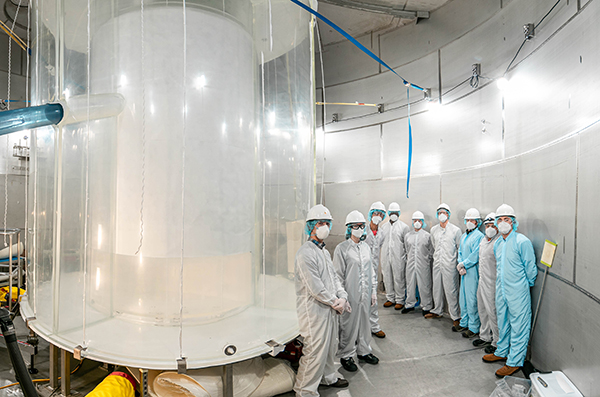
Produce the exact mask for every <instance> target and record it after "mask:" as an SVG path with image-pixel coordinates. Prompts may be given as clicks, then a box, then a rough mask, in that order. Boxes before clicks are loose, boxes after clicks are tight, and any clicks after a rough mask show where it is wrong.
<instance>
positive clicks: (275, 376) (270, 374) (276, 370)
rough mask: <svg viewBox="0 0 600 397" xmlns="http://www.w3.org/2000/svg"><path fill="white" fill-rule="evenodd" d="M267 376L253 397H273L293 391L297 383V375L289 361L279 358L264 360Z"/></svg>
mask: <svg viewBox="0 0 600 397" xmlns="http://www.w3.org/2000/svg"><path fill="white" fill-rule="evenodd" d="M263 363H264V366H265V376H264V377H263V380H262V382H261V384H260V385H259V386H258V388H257V389H256V390H255V391H254V393H252V394H251V395H250V396H251V397H271V396H275V395H277V394H282V393H286V392H289V391H291V390H292V389H293V388H294V382H295V381H296V373H295V372H294V370H293V369H292V367H290V365H289V364H288V362H287V361H284V360H279V359H277V358H270V357H269V358H266V359H265V360H263Z"/></svg>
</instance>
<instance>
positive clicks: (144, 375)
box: [139, 368, 148, 397]
mask: <svg viewBox="0 0 600 397" xmlns="http://www.w3.org/2000/svg"><path fill="white" fill-rule="evenodd" d="M139 388H140V389H139V392H140V396H141V397H146V396H147V395H148V370H147V369H141V368H140V386H139Z"/></svg>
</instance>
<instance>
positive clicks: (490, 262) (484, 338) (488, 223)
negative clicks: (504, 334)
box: [473, 212, 500, 353]
mask: <svg viewBox="0 0 600 397" xmlns="http://www.w3.org/2000/svg"><path fill="white" fill-rule="evenodd" d="M495 218H496V214H495V213H493V212H491V213H489V214H487V215H486V217H485V219H484V221H483V224H484V225H485V237H484V238H483V239H481V243H480V244H479V287H478V288H477V310H478V311H479V319H480V320H481V327H480V328H479V339H475V340H474V341H473V346H476V347H484V346H485V352H486V353H493V352H494V351H496V345H497V343H498V323H497V321H496V257H495V256H494V244H495V243H496V240H498V237H499V236H500V234H499V233H498V228H496V225H494V221H495Z"/></svg>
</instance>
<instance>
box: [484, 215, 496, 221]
mask: <svg viewBox="0 0 600 397" xmlns="http://www.w3.org/2000/svg"><path fill="white" fill-rule="evenodd" d="M495 219H496V214H495V213H494V212H490V213H489V214H487V215H486V216H485V220H484V221H483V223H494V220H495Z"/></svg>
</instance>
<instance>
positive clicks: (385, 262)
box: [380, 220, 409, 305]
mask: <svg viewBox="0 0 600 397" xmlns="http://www.w3.org/2000/svg"><path fill="white" fill-rule="evenodd" d="M380 229H385V230H382V231H384V232H385V233H384V235H383V236H384V240H383V245H382V247H381V272H382V274H383V283H384V284H385V296H386V299H387V300H388V301H390V302H392V303H396V304H400V305H404V297H405V294H406V252H404V236H405V235H406V233H408V231H409V228H408V225H407V224H406V223H404V222H402V221H401V220H397V221H396V222H394V223H392V222H387V223H385V224H383V225H382V226H381V227H380Z"/></svg>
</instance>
